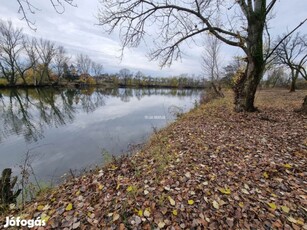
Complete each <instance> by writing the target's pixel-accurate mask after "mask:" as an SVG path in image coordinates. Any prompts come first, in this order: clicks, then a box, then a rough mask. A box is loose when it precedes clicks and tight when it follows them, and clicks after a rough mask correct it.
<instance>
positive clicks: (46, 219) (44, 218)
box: [41, 213, 50, 223]
mask: <svg viewBox="0 0 307 230" xmlns="http://www.w3.org/2000/svg"><path fill="white" fill-rule="evenodd" d="M49 219H50V216H48V215H46V214H45V213H43V214H42V215H41V220H43V221H45V222H46V223H47V221H48V220H49Z"/></svg>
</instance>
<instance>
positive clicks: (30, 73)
mask: <svg viewBox="0 0 307 230" xmlns="http://www.w3.org/2000/svg"><path fill="white" fill-rule="evenodd" d="M70 83H78V84H80V83H82V84H89V85H93V84H101V85H106V84H107V85H109V86H118V87H126V86H127V87H171V88H200V87H203V80H202V79H201V77H198V78H196V77H191V76H189V75H188V74H181V75H179V76H172V77H169V78H162V77H151V76H146V75H145V74H144V73H142V72H141V71H137V72H136V73H135V74H133V73H132V72H131V71H130V70H129V69H127V68H123V69H121V70H120V71H119V72H118V73H116V74H103V65H102V64H100V63H96V62H94V61H93V60H92V59H91V58H90V57H89V56H87V55H84V54H78V55H76V57H75V58H74V59H73V60H72V57H71V56H69V54H68V53H67V51H66V50H65V48H64V47H63V46H58V45H56V43H55V42H52V41H49V40H46V39H42V38H41V39H36V38H30V37H28V36H26V35H25V34H24V33H23V31H22V29H21V28H15V27H14V26H13V24H12V22H11V21H3V20H0V85H6V86H13V87H14V86H20V85H23V86H45V85H66V84H70Z"/></svg>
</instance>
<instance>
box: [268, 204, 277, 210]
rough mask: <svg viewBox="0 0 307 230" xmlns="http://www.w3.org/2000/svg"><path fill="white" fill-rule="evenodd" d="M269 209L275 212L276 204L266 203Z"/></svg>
mask: <svg viewBox="0 0 307 230" xmlns="http://www.w3.org/2000/svg"><path fill="white" fill-rule="evenodd" d="M267 204H268V205H269V206H270V208H271V209H273V210H275V209H276V204H275V203H267Z"/></svg>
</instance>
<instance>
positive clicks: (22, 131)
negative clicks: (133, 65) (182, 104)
mask: <svg viewBox="0 0 307 230" xmlns="http://www.w3.org/2000/svg"><path fill="white" fill-rule="evenodd" d="M151 95H163V96H170V97H174V96H176V97H179V98H180V97H182V98H183V97H187V96H197V95H199V91H197V90H189V89H181V90H176V89H158V88H142V89H131V88H124V89H123V88H120V89H118V88H116V89H103V88H87V89H55V88H42V89H38V88H37V89H18V90H16V89H14V90H2V91H1V93H0V143H1V142H2V141H3V139H5V138H7V137H8V136H10V135H13V134H15V135H23V136H24V138H25V140H26V142H32V141H37V140H38V139H40V138H42V137H43V132H44V129H45V128H46V127H59V126H63V125H65V124H67V123H71V122H73V121H74V119H75V114H76V113H77V112H78V109H79V108H80V109H81V110H82V111H83V112H86V113H91V112H93V111H95V110H96V109H97V108H98V107H101V106H104V105H105V98H106V96H111V97H118V98H120V100H121V101H123V102H129V101H130V99H131V98H132V97H136V98H138V100H141V99H142V98H143V97H145V96H151Z"/></svg>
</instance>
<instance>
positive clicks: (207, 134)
mask: <svg viewBox="0 0 307 230" xmlns="http://www.w3.org/2000/svg"><path fill="white" fill-rule="evenodd" d="M305 94H306V91H305V92H304V91H300V92H296V93H292V94H290V93H288V92H286V91H280V90H279V91H261V92H258V93H257V97H256V105H257V106H258V107H259V109H260V111H261V112H256V113H239V114H238V113H234V112H232V109H231V108H232V101H231V100H230V99H219V100H215V101H213V102H211V103H209V104H206V105H201V106H200V107H198V108H196V109H194V110H193V111H191V112H190V113H187V114H185V115H183V116H182V117H181V118H180V119H178V120H177V121H176V122H175V123H173V124H171V125H170V126H169V127H167V128H165V129H163V130H161V131H159V132H157V133H155V134H154V135H153V136H152V138H151V139H150V140H149V141H148V143H147V144H146V145H145V146H144V148H143V149H142V150H140V151H138V152H137V153H136V154H134V155H133V156H129V157H122V158H120V159H117V160H116V161H114V162H112V163H110V164H108V165H106V166H105V167H103V168H102V169H100V170H97V171H95V172H92V173H89V174H86V175H84V176H81V177H78V178H74V179H71V180H69V181H67V182H65V183H63V184H62V185H61V186H59V187H58V188H56V189H54V190H53V191H52V192H50V193H48V194H45V195H44V196H41V197H39V198H38V199H37V200H35V201H33V202H31V203H29V204H28V205H27V206H26V208H25V210H23V211H21V212H20V211H19V212H18V213H17V212H16V213H14V211H12V213H11V215H12V216H15V217H16V216H17V215H19V216H21V217H22V218H26V219H32V218H37V217H40V218H41V219H43V220H46V221H47V224H48V226H47V227H45V228H42V229H307V221H306V219H307V191H306V190H307V186H306V185H307V181H306V175H307V171H306V169H307V165H306V156H307V132H306V130H307V117H306V116H304V115H302V114H298V113H295V112H293V109H294V108H298V107H299V106H300V104H301V103H302V98H303V96H304V95H305ZM0 223H2V221H1V222H0ZM0 227H1V226H0ZM38 229H39V228H38Z"/></svg>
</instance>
